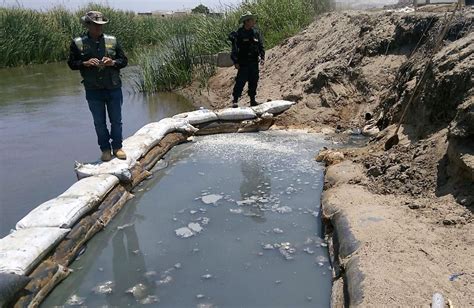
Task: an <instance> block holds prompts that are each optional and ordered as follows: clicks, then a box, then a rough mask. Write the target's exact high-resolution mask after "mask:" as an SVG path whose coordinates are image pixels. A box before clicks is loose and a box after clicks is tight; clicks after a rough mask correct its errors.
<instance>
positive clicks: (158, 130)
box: [134, 118, 197, 145]
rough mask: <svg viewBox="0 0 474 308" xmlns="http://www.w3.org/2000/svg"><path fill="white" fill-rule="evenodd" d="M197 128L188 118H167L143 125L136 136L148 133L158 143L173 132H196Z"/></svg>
mask: <svg viewBox="0 0 474 308" xmlns="http://www.w3.org/2000/svg"><path fill="white" fill-rule="evenodd" d="M196 131H197V129H196V128H195V127H193V126H192V125H191V124H189V122H188V121H187V120H186V119H172V118H165V119H163V120H161V121H159V122H154V123H150V124H147V125H145V126H143V127H142V128H141V129H139V130H138V131H137V132H136V133H135V135H134V136H141V135H146V136H150V137H153V138H154V139H155V140H156V143H155V145H156V144H158V142H160V141H161V139H163V138H164V137H165V136H166V135H167V134H169V133H172V132H187V133H194V132H196Z"/></svg>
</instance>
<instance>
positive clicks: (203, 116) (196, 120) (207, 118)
mask: <svg viewBox="0 0 474 308" xmlns="http://www.w3.org/2000/svg"><path fill="white" fill-rule="evenodd" d="M173 119H186V120H187V121H188V122H189V124H191V125H196V124H202V123H208V122H212V121H217V120H218V118H217V115H216V114H215V113H214V112H213V111H211V110H208V109H200V110H196V111H191V112H185V113H181V114H177V115H175V116H174V117H173Z"/></svg>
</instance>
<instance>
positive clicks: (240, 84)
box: [232, 62, 260, 101]
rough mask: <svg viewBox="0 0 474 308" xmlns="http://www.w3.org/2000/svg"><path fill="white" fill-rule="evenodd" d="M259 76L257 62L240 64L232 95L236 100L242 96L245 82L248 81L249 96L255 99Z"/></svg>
mask: <svg viewBox="0 0 474 308" xmlns="http://www.w3.org/2000/svg"><path fill="white" fill-rule="evenodd" d="M259 78H260V73H259V67H258V62H255V63H248V64H240V68H239V70H238V72H237V77H236V78H235V86H234V91H233V93H232V96H233V97H234V101H237V100H238V99H239V98H240V97H241V96H242V91H243V90H244V87H245V84H246V83H247V82H248V83H249V92H248V93H249V96H250V99H251V100H255V96H256V95H257V86H258V79H259Z"/></svg>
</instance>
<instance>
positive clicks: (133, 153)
mask: <svg viewBox="0 0 474 308" xmlns="http://www.w3.org/2000/svg"><path fill="white" fill-rule="evenodd" d="M158 142H159V140H156V139H155V138H153V137H152V136H148V135H133V136H130V137H128V138H127V139H125V140H124V141H123V147H122V149H123V150H124V151H125V153H127V156H129V157H130V159H132V160H139V159H140V158H142V157H143V156H145V154H146V153H148V151H149V150H151V149H152V148H153V147H154V146H155V145H157V144H158Z"/></svg>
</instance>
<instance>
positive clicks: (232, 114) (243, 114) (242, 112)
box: [216, 107, 257, 121]
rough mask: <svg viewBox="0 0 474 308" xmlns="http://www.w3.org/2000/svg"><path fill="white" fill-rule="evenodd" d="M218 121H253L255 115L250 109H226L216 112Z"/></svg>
mask: <svg viewBox="0 0 474 308" xmlns="http://www.w3.org/2000/svg"><path fill="white" fill-rule="evenodd" d="M216 115H217V117H218V118H219V120H223V121H240V120H250V119H255V118H256V117H257V114H256V113H255V111H253V109H252V108H250V107H239V108H226V109H221V110H218V111H216Z"/></svg>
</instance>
